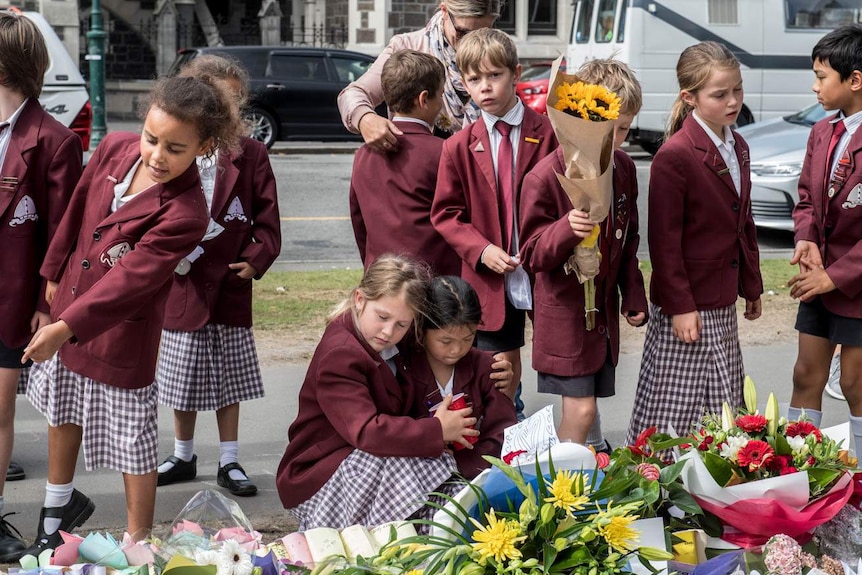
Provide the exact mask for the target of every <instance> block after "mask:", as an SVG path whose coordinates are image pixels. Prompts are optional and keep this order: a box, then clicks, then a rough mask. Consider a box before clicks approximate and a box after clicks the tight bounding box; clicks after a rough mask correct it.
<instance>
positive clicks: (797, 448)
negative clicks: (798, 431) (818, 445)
mask: <svg viewBox="0 0 862 575" xmlns="http://www.w3.org/2000/svg"><path fill="white" fill-rule="evenodd" d="M787 444H788V445H790V449H791V450H792V451H793V453H794V454H798V453H799V452H801V451H802V450H803V449H804V448H805V447H806V446H805V437H803V436H801V435H797V436H796V437H788V438H787Z"/></svg>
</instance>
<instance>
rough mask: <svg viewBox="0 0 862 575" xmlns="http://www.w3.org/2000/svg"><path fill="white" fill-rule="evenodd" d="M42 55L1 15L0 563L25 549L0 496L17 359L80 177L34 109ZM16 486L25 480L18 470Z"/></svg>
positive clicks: (28, 32)
mask: <svg viewBox="0 0 862 575" xmlns="http://www.w3.org/2000/svg"><path fill="white" fill-rule="evenodd" d="M48 63H49V58H48V50H47V48H46V47H45V41H44V39H43V37H42V34H41V33H40V32H39V30H38V28H37V27H36V25H35V24H34V23H33V22H32V21H31V20H29V19H28V18H26V17H25V16H23V15H22V14H20V12H15V11H12V10H2V11H0V246H2V250H3V256H2V258H0V277H2V278H3V287H2V292H0V318H2V319H0V421H2V425H0V562H4V563H11V562H14V561H15V560H17V554H19V553H20V552H21V551H23V550H24V548H25V547H26V545H25V544H24V542H23V541H21V539H19V538H18V537H16V536H15V535H14V533H15V532H17V530H16V531H12V530H11V529H10V528H9V526H8V523H7V522H6V520H5V519H2V517H3V516H4V503H3V493H4V488H5V482H6V480H7V477H8V478H9V479H12V478H13V475H12V474H8V473H7V469H9V468H10V465H9V464H10V458H11V456H12V445H13V442H14V436H15V427H14V425H15V424H14V421H15V395H16V392H17V389H18V378H19V375H20V374H21V357H22V355H23V350H24V346H25V345H26V344H27V342H28V341H29V340H30V337H31V336H32V333H33V332H34V331H35V330H36V329H38V328H39V327H41V326H42V325H44V324H46V323H48V321H49V316H48V304H47V302H45V282H44V281H42V278H41V277H39V266H40V265H42V258H43V257H44V256H45V250H46V249H47V248H48V243H49V242H50V240H51V236H52V235H53V233H54V230H55V229H56V227H57V225H58V224H59V222H60V218H61V217H62V215H63V211H64V210H65V208H66V204H67V203H68V202H69V197H70V196H71V195H72V190H74V189H75V184H76V183H77V182H78V178H79V177H80V176H81V163H82V155H81V140H80V138H79V137H78V136H77V135H75V134H74V133H73V132H71V131H70V130H68V129H67V128H66V127H64V126H63V125H62V124H60V123H59V122H58V121H56V120H55V119H54V118H52V117H51V115H50V114H48V113H47V112H45V111H44V110H43V109H42V106H41V105H40V104H39V100H38V98H39V94H40V93H41V91H42V82H43V79H44V76H45V70H46V69H47V67H48ZM12 468H14V469H15V471H17V474H16V475H17V477H14V478H15V479H23V478H24V471H23V469H21V468H20V466H18V465H17V464H15V465H13V466H12Z"/></svg>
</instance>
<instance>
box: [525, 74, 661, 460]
mask: <svg viewBox="0 0 862 575" xmlns="http://www.w3.org/2000/svg"><path fill="white" fill-rule="evenodd" d="M577 76H578V78H579V79H580V80H582V81H583V82H586V83H588V84H600V85H601V86H603V87H604V88H606V89H607V90H608V91H611V92H615V93H616V97H619V99H620V106H619V108H620V111H619V115H618V117H617V118H616V120H615V122H616V124H615V126H614V130H613V145H614V150H615V151H614V160H613V161H614V165H613V198H612V201H611V206H610V212H609V214H608V216H607V218H606V219H605V220H604V221H603V222H602V223H601V224H598V225H596V224H594V223H593V222H592V221H591V220H590V219H589V214H588V213H587V212H585V211H581V210H578V209H573V208H572V202H571V200H570V199H569V196H568V195H567V194H566V192H565V191H564V190H563V187H562V186H561V185H560V183H559V181H558V180H557V174H565V173H566V166H565V162H564V159H563V152H562V148H559V149H557V151H556V152H555V153H553V154H551V155H550V156H548V157H547V158H545V159H544V160H542V161H541V162H539V163H538V165H537V166H536V167H535V168H534V169H533V170H532V171H531V172H530V173H529V174H527V176H526V178H525V179H524V185H523V189H522V191H521V202H520V208H521V240H522V242H521V258H522V261H523V262H524V265H525V267H526V268H527V270H528V271H529V272H530V273H531V274H532V276H533V278H534V282H535V284H534V291H533V294H534V316H533V367H534V368H535V370H536V371H537V372H538V387H539V392H540V393H554V394H557V395H561V396H562V397H563V401H562V407H563V409H562V420H561V422H560V426H559V428H558V430H557V435H559V437H560V439H561V440H563V441H565V440H571V441H574V442H577V443H581V444H584V443H587V438H588V435H589V436H595V435H596V434H597V438H598V440H599V441H600V445H599V446H597V447H598V448H599V450H602V449H601V448H602V446H603V447H604V448H605V449H608V446H607V444H606V443H605V441H604V439H603V438H602V436H601V429H600V426H599V419H598V409H597V406H596V397H610V396H612V395H614V391H615V367H616V364H617V361H618V358H619V346H620V332H619V329H620V328H619V318H618V316H617V312H618V311H619V310H620V309H622V313H623V316H624V317H625V318H626V321H627V322H628V323H629V324H630V325H632V326H636V327H637V326H642V325H644V324H645V323H646V321H647V301H646V293H645V291H644V281H643V275H642V274H641V272H640V270H639V269H638V259H637V249H638V243H639V241H640V236H639V234H638V211H637V194H638V186H637V171H636V169H635V165H634V162H633V161H632V159H631V158H630V157H629V156H628V155H627V154H626V153H625V152H622V151H620V150H619V149H618V148H619V147H620V145H621V144H622V143H623V141H624V140H625V138H626V135H627V134H628V131H629V126H630V125H631V123H632V120H633V118H634V117H635V115H637V113H638V111H639V110H640V107H641V101H642V97H641V88H640V84H639V83H638V81H637V79H636V78H635V76H634V73H633V72H632V71H631V70H630V69H629V68H628V66H626V65H625V64H623V63H622V62H619V61H617V60H613V59H604V60H591V61H589V62H587V63H586V64H584V66H583V67H582V68H581V69H580V70H578V72H577ZM604 97H605V98H606V99H613V98H614V94H606V95H605V96H604ZM610 108H611V106H608V109H610ZM590 242H596V245H597V246H598V250H599V253H600V258H599V262H600V265H599V272H598V275H597V276H596V277H595V278H594V282H595V305H594V306H593V307H594V308H595V309H593V312H594V316H593V317H592V318H591V321H592V323H593V325H592V326H591V327H588V326H587V321H586V314H585V309H586V308H587V307H588V306H586V301H585V290H584V289H583V286H582V285H581V284H580V283H579V281H578V279H577V277H576V275H575V274H569V273H567V272H566V269H565V266H566V264H567V262H568V260H569V257H570V256H571V255H572V254H573V253H574V250H575V248H576V246H578V245H579V244H581V245H586V243H590ZM620 295H622V308H621V307H620V301H619V298H620ZM594 424H595V427H596V429H593V430H591V427H593V426H594Z"/></svg>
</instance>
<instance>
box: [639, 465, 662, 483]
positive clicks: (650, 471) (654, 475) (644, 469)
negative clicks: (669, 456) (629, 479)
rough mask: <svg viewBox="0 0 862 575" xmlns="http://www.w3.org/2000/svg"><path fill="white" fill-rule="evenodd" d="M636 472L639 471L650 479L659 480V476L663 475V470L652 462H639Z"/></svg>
mask: <svg viewBox="0 0 862 575" xmlns="http://www.w3.org/2000/svg"><path fill="white" fill-rule="evenodd" d="M635 472H636V473H639V474H640V475H642V476H643V477H645V478H646V479H649V480H650V481H658V478H659V476H660V475H661V472H660V471H659V469H658V467H656V466H655V465H653V464H652V463H640V464H638V466H637V467H635Z"/></svg>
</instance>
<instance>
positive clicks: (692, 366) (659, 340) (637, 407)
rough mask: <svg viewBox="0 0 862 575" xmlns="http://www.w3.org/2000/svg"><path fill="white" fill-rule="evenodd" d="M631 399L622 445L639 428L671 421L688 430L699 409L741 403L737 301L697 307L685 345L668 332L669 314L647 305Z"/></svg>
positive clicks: (631, 441)
mask: <svg viewBox="0 0 862 575" xmlns="http://www.w3.org/2000/svg"><path fill="white" fill-rule="evenodd" d="M649 313H650V319H649V324H648V325H647V333H646V341H645V342H644V352H643V359H642V360H641V370H640V378H639V380H638V388H637V393H636V394H635V404H634V408H633V410H632V418H631V422H630V423H629V430H628V435H627V436H626V444H627V445H632V444H634V442H635V439H637V436H638V434H639V433H640V432H641V431H643V430H644V429H646V428H648V427H650V426H653V425H656V426H658V430H659V431H665V432H666V431H668V429H669V427H670V426H673V428H674V430H676V432H677V433H678V434H680V435H682V434H685V433H688V432H689V431H690V430H691V426H692V424H693V423H695V422H697V421H699V420H700V419H701V417H702V416H703V414H704V412H711V413H720V412H721V406H722V403H723V402H725V401H726V402H727V403H728V404H730V405H741V403H742V382H743V379H744V371H743V367H742V350H741V349H740V347H739V333H738V331H737V323H736V306H733V305H731V306H728V307H724V308H721V309H714V310H706V311H701V312H700V317H701V320H702V321H703V330H702V331H701V334H700V340H698V341H697V342H695V343H691V344H686V343H683V342H681V341H680V340H678V339H677V338H676V337H674V335H673V326H672V322H671V320H672V316H667V315H664V314H662V312H661V308H659V307H657V306H655V305H652V304H650V312H649Z"/></svg>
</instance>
